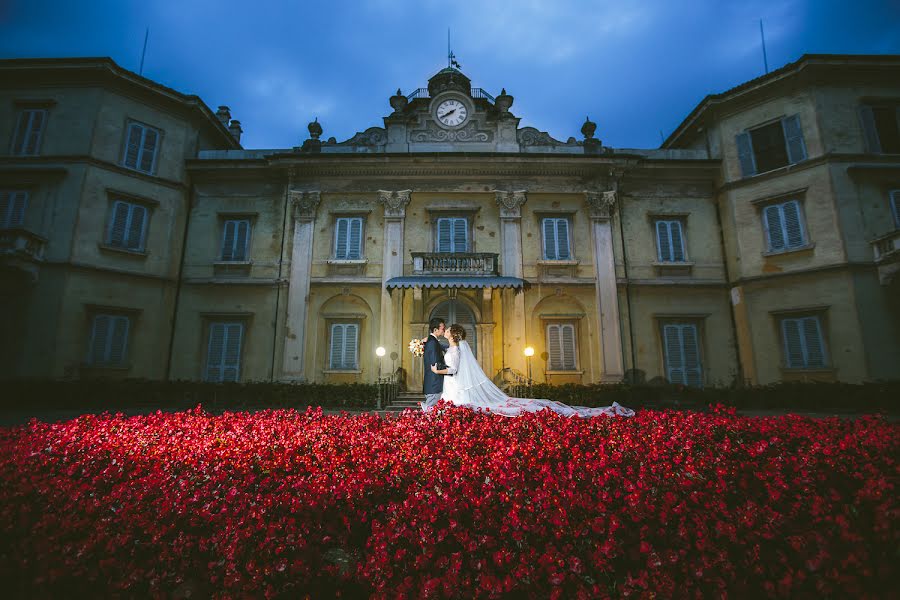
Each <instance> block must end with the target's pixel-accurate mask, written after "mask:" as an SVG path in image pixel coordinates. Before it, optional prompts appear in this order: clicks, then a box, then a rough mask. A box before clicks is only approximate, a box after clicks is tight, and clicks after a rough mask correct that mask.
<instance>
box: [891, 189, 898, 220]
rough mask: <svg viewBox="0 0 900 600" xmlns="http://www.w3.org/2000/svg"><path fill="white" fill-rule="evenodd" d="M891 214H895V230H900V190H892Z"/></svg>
mask: <svg viewBox="0 0 900 600" xmlns="http://www.w3.org/2000/svg"><path fill="white" fill-rule="evenodd" d="M891 212H892V213H893V214H894V228H895V229H900V190H891Z"/></svg>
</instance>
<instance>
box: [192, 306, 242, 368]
mask: <svg viewBox="0 0 900 600" xmlns="http://www.w3.org/2000/svg"><path fill="white" fill-rule="evenodd" d="M204 320H205V327H204V329H205V334H206V336H205V340H206V341H205V343H204V352H203V362H202V363H201V369H202V375H201V379H202V381H204V382H209V383H239V382H240V381H241V376H242V374H243V368H244V353H245V352H246V347H247V343H246V341H247V330H248V323H247V320H246V319H243V318H234V317H231V316H229V315H210V316H207V317H205V319H204ZM217 326H222V327H224V328H226V329H225V330H224V331H223V333H224V334H225V338H224V340H223V343H222V345H223V348H222V358H221V360H220V361H219V363H218V368H219V369H220V373H219V378H218V379H215V380H214V379H211V378H210V370H211V369H212V367H211V363H210V360H211V358H212V356H213V353H212V343H213V334H214V331H215V328H216V327H217ZM229 327H238V328H239V329H238V331H239V333H240V337H239V339H238V349H237V364H236V365H235V366H233V367H229V366H228V365H227V364H226V358H227V356H226V354H227V352H228V350H227V343H228V329H227V328H229ZM228 368H233V369H234V370H235V378H234V379H233V380H231V379H225V371H226V370H227V369H228Z"/></svg>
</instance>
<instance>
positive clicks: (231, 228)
mask: <svg viewBox="0 0 900 600" xmlns="http://www.w3.org/2000/svg"><path fill="white" fill-rule="evenodd" d="M236 225H237V223H236V222H235V221H225V227H224V229H223V230H222V260H234V237H235V227H236Z"/></svg>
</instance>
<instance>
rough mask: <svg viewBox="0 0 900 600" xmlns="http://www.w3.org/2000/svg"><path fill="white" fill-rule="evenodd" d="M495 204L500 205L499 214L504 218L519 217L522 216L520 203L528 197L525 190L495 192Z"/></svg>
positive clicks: (523, 202)
mask: <svg viewBox="0 0 900 600" xmlns="http://www.w3.org/2000/svg"><path fill="white" fill-rule="evenodd" d="M495 194H496V196H497V206H499V207H500V216H501V217H506V218H519V217H521V216H522V205H523V204H525V201H526V200H527V199H528V198H527V196H526V194H527V192H526V191H525V190H519V191H516V192H502V191H497V192H495Z"/></svg>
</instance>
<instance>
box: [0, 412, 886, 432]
mask: <svg viewBox="0 0 900 600" xmlns="http://www.w3.org/2000/svg"><path fill="white" fill-rule="evenodd" d="M156 410H157V409H152V408H145V407H133V408H119V409H115V410H110V412H121V413H124V414H125V415H128V416H132V415H142V414H150V413H153V412H156ZM160 410H162V411H163V412H179V411H181V410H184V409H182V408H164V409H160ZM206 410H209V412H213V413H215V412H223V411H222V410H219V411H216V410H212V409H206ZM248 410H251V411H255V410H260V409H258V408H251V409H248ZM301 410H302V409H301ZM98 412H102V411H92V410H79V409H25V408H21V409H14V410H0V427H11V426H15V425H21V424H24V423H27V422H28V421H30V420H31V419H32V418H35V419H38V420H39V421H45V422H48V423H54V422H58V421H68V420H70V419H74V418H75V417H78V416H80V415H83V414H91V413H98ZM322 412H324V413H325V414H340V413H341V412H343V411H341V410H333V409H323V411H322ZM346 412H348V413H352V412H359V413H362V412H367V411H349V410H347V411H346ZM371 412H374V413H378V414H391V415H396V414H397V413H385V411H371ZM738 414H742V415H746V416H752V417H771V416H777V415H785V414H797V415H801V416H804V417H812V418H816V419H822V418H826V417H841V418H845V419H855V418H858V417H860V416H862V415H861V414H860V413H847V412H841V413H839V412H814V411H797V410H773V409H766V410H739V411H738ZM887 419H888V421H891V422H893V423H896V422H900V414H896V413H895V414H890V415H888V416H887Z"/></svg>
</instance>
